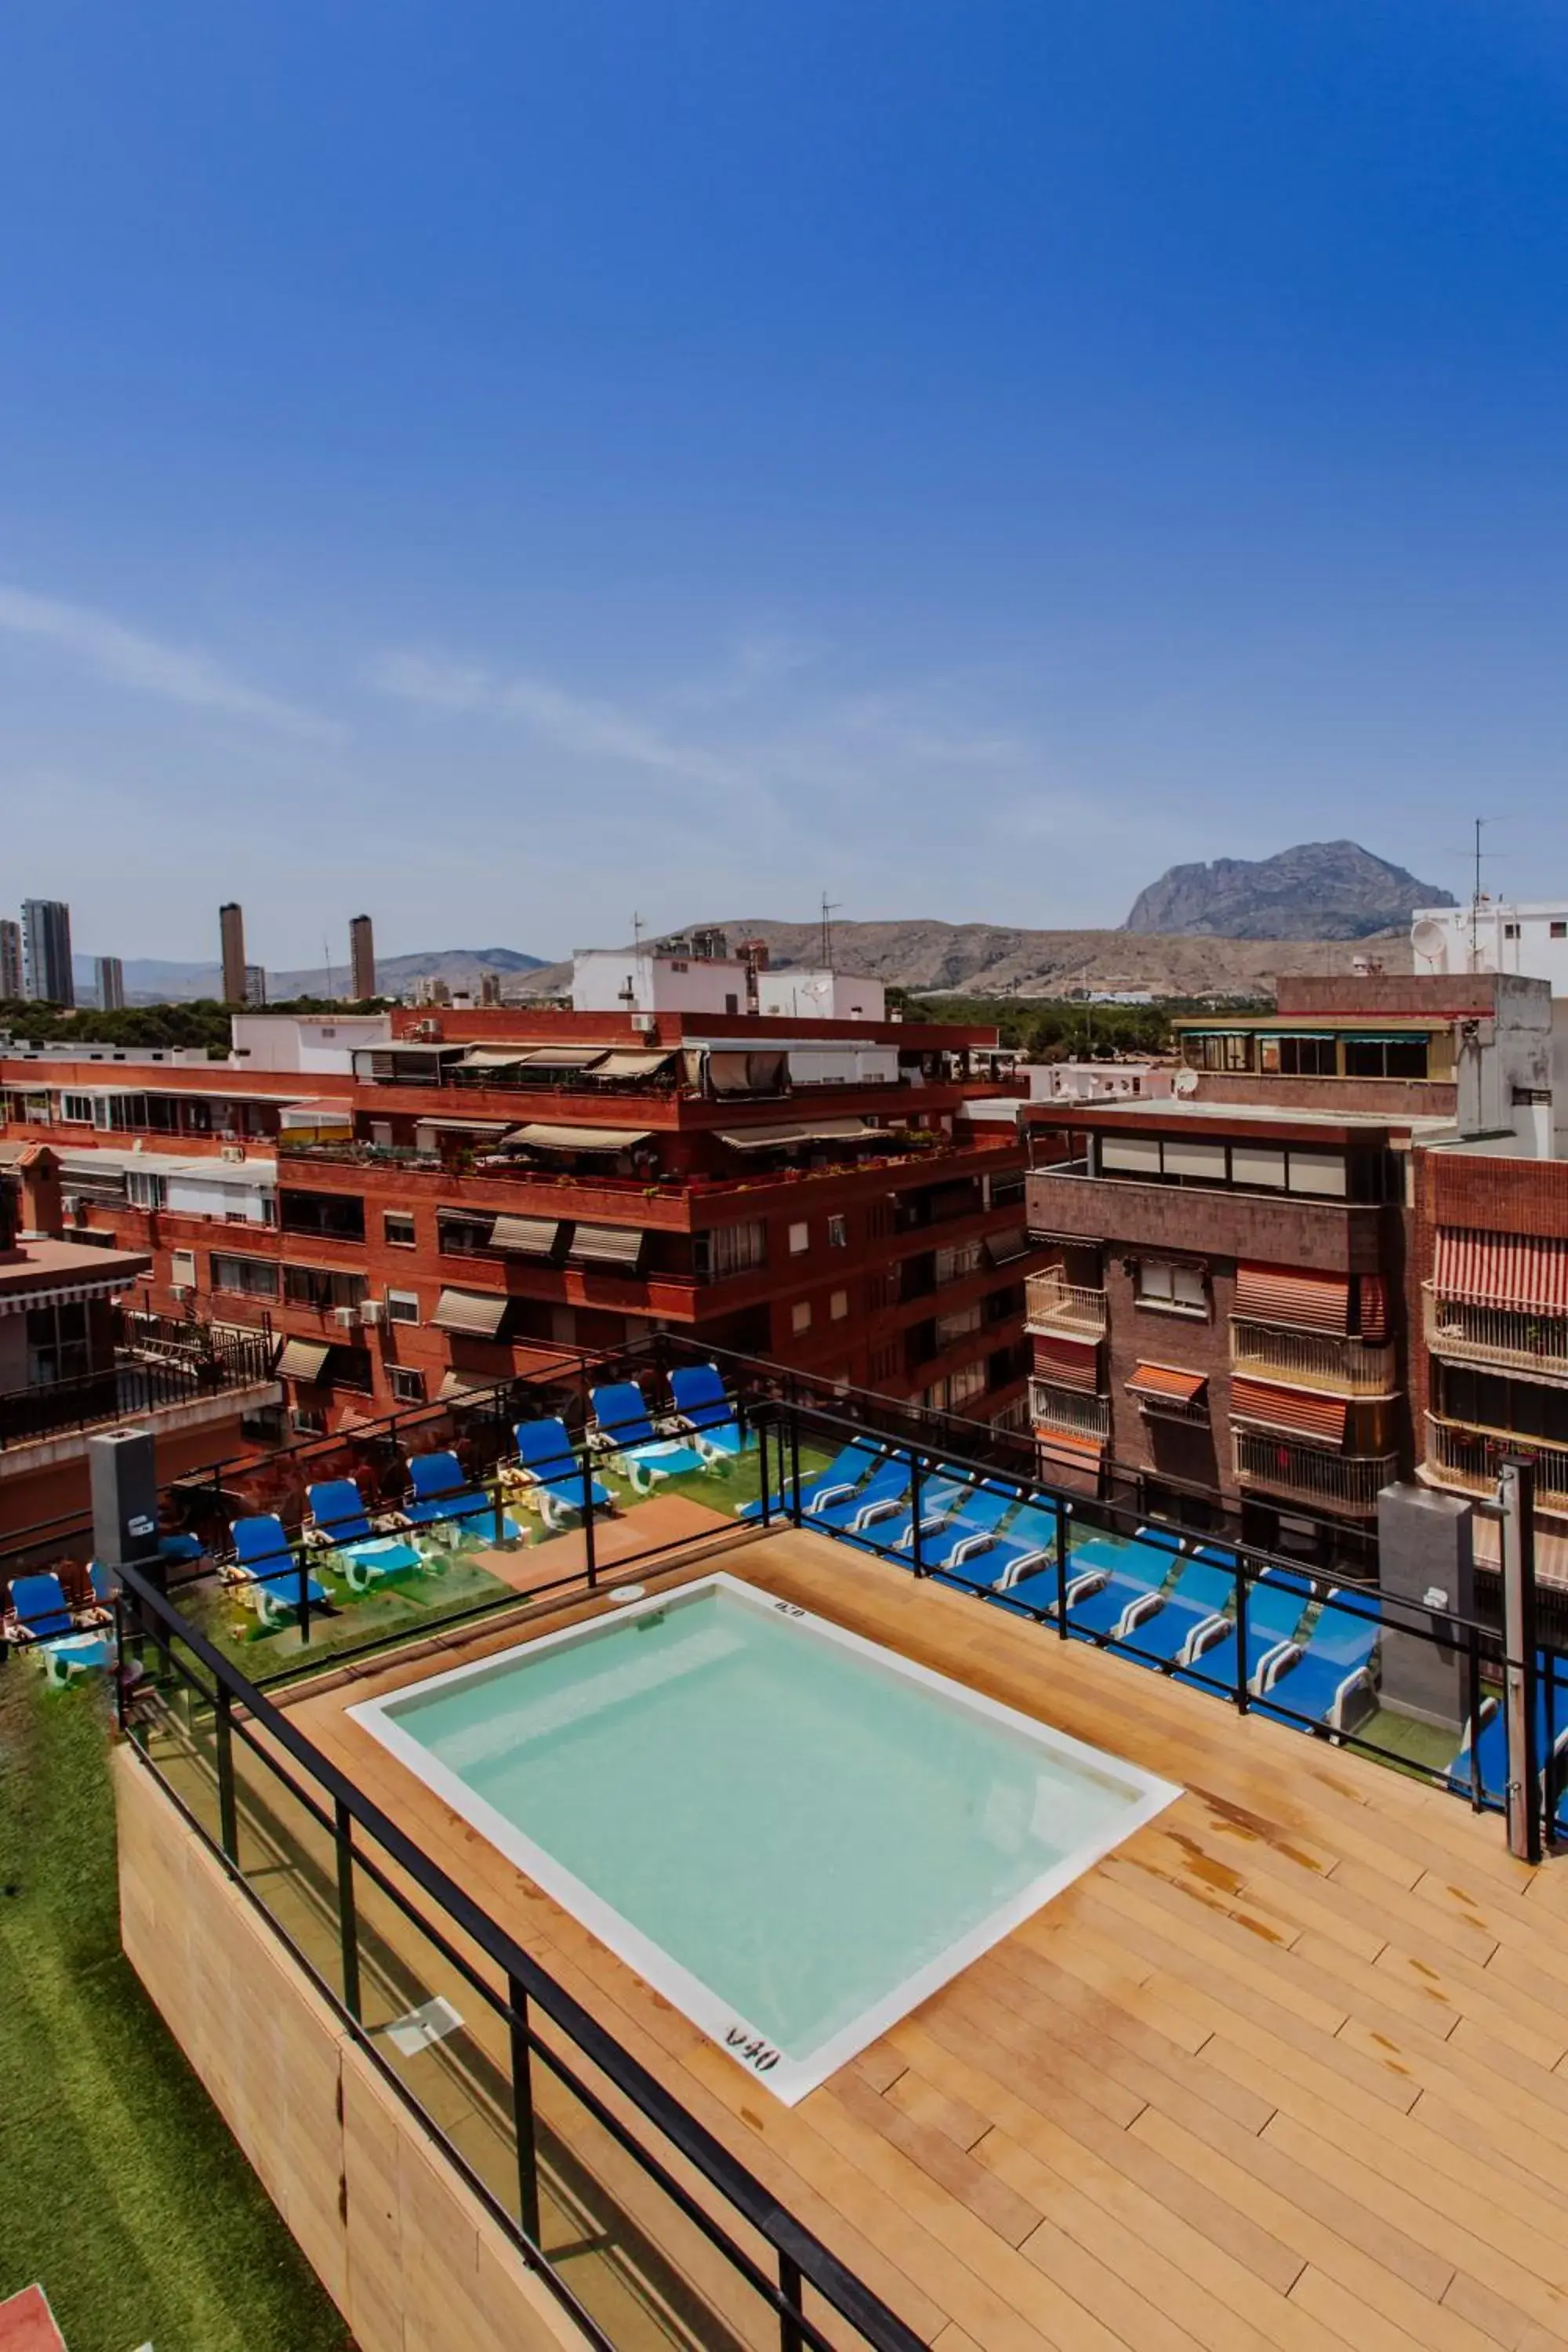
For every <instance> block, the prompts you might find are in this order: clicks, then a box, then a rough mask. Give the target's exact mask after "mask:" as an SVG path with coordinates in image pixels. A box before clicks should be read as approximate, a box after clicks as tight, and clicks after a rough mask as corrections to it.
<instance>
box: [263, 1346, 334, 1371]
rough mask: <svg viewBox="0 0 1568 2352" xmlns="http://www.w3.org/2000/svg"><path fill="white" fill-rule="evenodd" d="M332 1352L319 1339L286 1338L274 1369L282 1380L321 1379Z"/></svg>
mask: <svg viewBox="0 0 1568 2352" xmlns="http://www.w3.org/2000/svg"><path fill="white" fill-rule="evenodd" d="M331 1352H332V1351H331V1348H328V1347H323V1346H322V1345H321V1341H320V1340H318V1339H285V1340H284V1342H283V1345H282V1348H281V1349H280V1350H279V1357H278V1361H277V1362H276V1364H274V1366H273V1367H272V1369H273V1370H274V1371H275V1372H276V1373H277V1374H278V1376H279V1379H280V1380H286V1381H319V1380H320V1379H321V1374H322V1373H323V1372H324V1371H325V1370H326V1369H327V1358H328V1357H329V1356H330V1355H331Z"/></svg>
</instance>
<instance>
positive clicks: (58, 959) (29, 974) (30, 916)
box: [22, 898, 76, 1006]
mask: <svg viewBox="0 0 1568 2352" xmlns="http://www.w3.org/2000/svg"><path fill="white" fill-rule="evenodd" d="M22 986H23V989H24V991H25V992H26V995H27V996H29V997H30V998H31V999H32V1001H33V1003H35V1004H63V1005H67V1006H69V1005H73V1004H74V1003H76V987H75V983H74V982H73V981H72V979H71V910H70V908H68V906H67V905H66V903H65V901H64V899H63V898H24V899H23V901H22Z"/></svg>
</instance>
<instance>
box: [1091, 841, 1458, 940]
mask: <svg viewBox="0 0 1568 2352" xmlns="http://www.w3.org/2000/svg"><path fill="white" fill-rule="evenodd" d="M1454 904H1455V900H1454V898H1453V896H1452V894H1451V893H1450V892H1448V891H1447V890H1439V889H1438V888H1437V887H1436V884H1435V883H1432V882H1418V881H1417V880H1416V878H1415V875H1414V874H1407V873H1406V872H1405V868H1404V866H1391V865H1390V864H1389V863H1388V860H1387V859H1386V858H1384V857H1374V856H1373V854H1372V852H1371V850H1369V849H1363V848H1362V847H1361V845H1360V844H1359V843H1357V842H1354V841H1304V842H1301V843H1300V845H1298V846H1297V847H1296V848H1294V849H1282V850H1280V851H1279V854H1278V856H1274V857H1263V858H1257V859H1252V858H1246V857H1216V858H1215V861H1214V864H1213V865H1212V866H1202V865H1198V866H1172V867H1171V868H1170V870H1169V872H1168V873H1165V874H1162V875H1161V877H1160V879H1159V880H1158V881H1157V882H1152V883H1151V884H1150V886H1149V887H1148V888H1147V889H1146V890H1143V891H1141V892H1140V893H1139V896H1138V898H1137V901H1136V903H1135V904H1134V906H1133V908H1132V912H1131V914H1130V915H1129V916H1128V918H1127V921H1126V923H1125V925H1124V926H1123V928H1124V929H1126V930H1129V931H1136V932H1142V933H1144V934H1146V935H1148V934H1156V933H1157V934H1160V935H1162V936H1163V937H1165V938H1167V939H1168V938H1172V937H1203V938H1209V939H1223V940H1364V939H1368V938H1370V937H1371V936H1372V935H1373V932H1376V931H1386V930H1396V929H1403V928H1404V927H1405V925H1407V924H1408V922H1409V920H1410V917H1411V915H1412V913H1413V912H1414V910H1415V908H1417V907H1451V906H1453V905H1454Z"/></svg>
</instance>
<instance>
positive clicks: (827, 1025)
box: [392, 1004, 998, 1053]
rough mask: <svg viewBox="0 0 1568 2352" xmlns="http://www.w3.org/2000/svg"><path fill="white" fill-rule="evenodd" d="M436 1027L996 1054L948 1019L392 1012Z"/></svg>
mask: <svg viewBox="0 0 1568 2352" xmlns="http://www.w3.org/2000/svg"><path fill="white" fill-rule="evenodd" d="M432 1025H434V1028H435V1030H436V1031H437V1033H438V1035H439V1037H440V1039H441V1041H442V1042H444V1043H448V1044H450V1043H472V1044H475V1045H491V1044H511V1043H513V1042H515V1041H516V1040H517V1039H519V1038H526V1039H528V1040H530V1041H531V1043H533V1044H536V1045H557V1044H573V1045H591V1044H594V1043H602V1044H604V1045H606V1046H612V1045H613V1046H625V1047H629V1048H633V1049H637V1048H641V1047H647V1046H649V1045H655V1044H657V1045H692V1044H698V1043H700V1042H701V1041H702V1040H704V1039H707V1038H721V1039H723V1041H724V1042H725V1044H726V1045H743V1044H745V1043H747V1042H749V1041H752V1040H754V1041H755V1042H756V1043H757V1044H758V1045H770V1044H772V1045H777V1044H780V1043H783V1042H784V1041H785V1040H787V1039H791V1038H796V1039H798V1038H800V1037H801V1036H802V1034H803V1033H809V1035H810V1038H811V1040H812V1042H813V1043H815V1044H819V1045H831V1044H832V1043H834V1041H835V1040H837V1039H840V1038H841V1039H843V1040H845V1041H846V1042H847V1043H850V1044H854V1045H898V1046H899V1047H900V1050H901V1051H903V1052H905V1053H938V1052H941V1053H952V1052H958V1051H961V1050H962V1049H963V1047H965V1046H973V1047H975V1048H977V1049H979V1050H981V1051H987V1050H990V1051H995V1050H998V1048H997V1037H996V1031H995V1029H994V1027H989V1026H984V1025H982V1024H969V1023H966V1022H948V1021H851V1020H846V1019H842V1018H840V1017H838V1016H837V1015H833V1016H831V1017H828V1018H825V1019H821V1020H817V1019H813V1020H811V1021H807V1022H803V1021H802V1020H801V1019H800V1017H799V1016H798V1015H790V1016H788V1017H785V1016H784V1015H778V1016H773V1015H764V1014H761V1013H668V1012H661V1013H647V1014H639V1015H636V1016H634V1015H632V1014H630V1013H573V1012H568V1011H566V1010H564V1009H556V1008H550V1007H537V1008H536V1007H535V1006H533V1005H531V1004H530V1005H527V1006H519V1005H515V1004H510V1005H504V1004H503V1005H464V1006H461V1007H453V1006H451V1005H445V1004H443V1005H436V1006H422V1005H397V1006H395V1007H394V1009H393V1014H392V1029H393V1035H394V1036H395V1037H397V1038H410V1039H411V1038H413V1037H415V1036H416V1035H418V1034H428V1033H429V1031H430V1030H431V1027H432Z"/></svg>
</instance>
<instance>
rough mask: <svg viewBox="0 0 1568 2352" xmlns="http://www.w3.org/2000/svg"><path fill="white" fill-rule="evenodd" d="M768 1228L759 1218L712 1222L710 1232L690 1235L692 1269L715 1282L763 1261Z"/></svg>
mask: <svg viewBox="0 0 1568 2352" xmlns="http://www.w3.org/2000/svg"><path fill="white" fill-rule="evenodd" d="M767 1255H768V1229H767V1226H766V1225H765V1224H764V1223H763V1220H762V1219H761V1217H752V1218H748V1219H747V1220H746V1222H745V1223H743V1224H738V1225H715V1226H714V1227H713V1229H712V1231H711V1232H710V1233H706V1234H693V1235H692V1236H691V1265H692V1271H693V1272H694V1273H696V1274H698V1275H700V1276H706V1277H707V1278H708V1279H709V1280H710V1281H714V1282H717V1281H719V1280H720V1279H721V1277H722V1276H725V1275H727V1274H744V1273H745V1272H746V1271H747V1270H748V1269H749V1268H750V1267H752V1266H753V1265H763V1264H764V1263H765V1261H766V1258H767Z"/></svg>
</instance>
